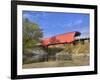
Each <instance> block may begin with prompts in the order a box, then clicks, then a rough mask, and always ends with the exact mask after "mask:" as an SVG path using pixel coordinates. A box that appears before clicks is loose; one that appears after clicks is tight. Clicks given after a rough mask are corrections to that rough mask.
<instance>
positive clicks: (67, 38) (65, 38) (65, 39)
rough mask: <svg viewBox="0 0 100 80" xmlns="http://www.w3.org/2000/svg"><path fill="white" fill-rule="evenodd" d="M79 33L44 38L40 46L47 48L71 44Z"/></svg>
mask: <svg viewBox="0 0 100 80" xmlns="http://www.w3.org/2000/svg"><path fill="white" fill-rule="evenodd" d="M80 34H81V33H80V32H68V33H64V34H60V35H56V36H53V37H50V38H45V39H43V40H42V41H41V43H42V46H49V45H55V44H64V43H72V42H73V41H74V40H75V37H76V36H79V35H80Z"/></svg>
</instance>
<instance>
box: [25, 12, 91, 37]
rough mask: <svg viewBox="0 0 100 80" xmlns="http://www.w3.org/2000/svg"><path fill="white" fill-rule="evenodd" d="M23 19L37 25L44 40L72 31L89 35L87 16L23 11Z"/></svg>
mask: <svg viewBox="0 0 100 80" xmlns="http://www.w3.org/2000/svg"><path fill="white" fill-rule="evenodd" d="M23 18H28V19H29V21H31V22H33V23H36V24H38V25H39V27H40V28H41V29H42V30H43V36H44V38H47V37H51V36H55V35H58V34H63V33H67V32H73V31H79V32H81V33H89V30H90V29H89V27H90V16H89V14H83V13H67V12H66V13H64V12H37V11H23Z"/></svg>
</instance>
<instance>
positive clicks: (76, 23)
mask: <svg viewBox="0 0 100 80" xmlns="http://www.w3.org/2000/svg"><path fill="white" fill-rule="evenodd" d="M82 22H83V21H82V20H81V19H79V20H76V21H74V22H73V21H72V22H69V24H67V27H72V26H77V25H80V24H82Z"/></svg>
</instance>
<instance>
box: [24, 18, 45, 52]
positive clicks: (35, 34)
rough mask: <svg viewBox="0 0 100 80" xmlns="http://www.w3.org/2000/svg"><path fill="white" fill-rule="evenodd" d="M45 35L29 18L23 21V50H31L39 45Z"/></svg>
mask: <svg viewBox="0 0 100 80" xmlns="http://www.w3.org/2000/svg"><path fill="white" fill-rule="evenodd" d="M42 36H43V33H42V30H41V29H40V28H39V26H38V25H37V24H35V23H32V22H30V21H29V20H28V19H27V18H24V19H23V49H24V51H25V50H26V49H31V48H34V47H35V46H36V44H37V43H39V41H40V38H42Z"/></svg>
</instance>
